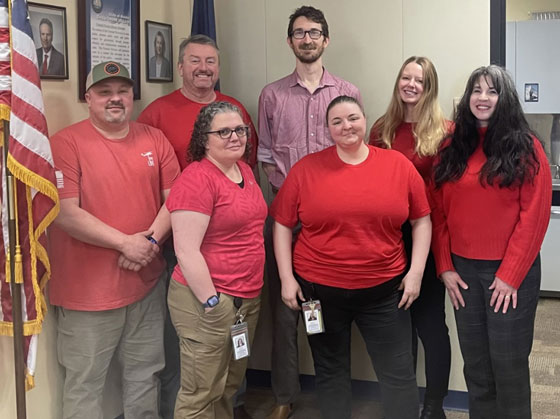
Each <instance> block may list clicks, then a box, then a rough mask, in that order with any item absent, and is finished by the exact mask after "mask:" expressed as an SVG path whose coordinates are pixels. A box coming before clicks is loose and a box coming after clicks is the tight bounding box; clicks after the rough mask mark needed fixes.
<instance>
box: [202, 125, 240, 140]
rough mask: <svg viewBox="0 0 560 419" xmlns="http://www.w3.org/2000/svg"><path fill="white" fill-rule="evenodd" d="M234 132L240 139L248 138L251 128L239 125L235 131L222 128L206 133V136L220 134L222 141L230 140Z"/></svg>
mask: <svg viewBox="0 0 560 419" xmlns="http://www.w3.org/2000/svg"><path fill="white" fill-rule="evenodd" d="M234 132H235V135H237V136H238V137H239V138H241V137H246V136H247V135H248V134H249V127H248V126H246V125H239V126H238V127H235V128H233V129H231V128H222V129H218V130H216V131H206V134H218V135H219V136H220V138H221V139H222V140H229V139H230V138H231V136H232V134H233V133H234Z"/></svg>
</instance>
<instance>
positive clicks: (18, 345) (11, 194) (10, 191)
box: [2, 120, 27, 419]
mask: <svg viewBox="0 0 560 419" xmlns="http://www.w3.org/2000/svg"><path fill="white" fill-rule="evenodd" d="M3 122H4V126H3V130H4V135H3V138H4V144H3V146H4V147H3V148H4V152H3V153H2V159H3V166H4V169H5V171H6V189H7V190H6V195H7V201H8V202H7V205H6V206H7V209H8V235H9V239H10V246H9V250H8V260H9V261H10V262H9V263H10V287H11V291H12V322H13V329H14V367H15V378H16V412H17V419H26V417H27V412H26V403H25V361H24V358H23V318H22V311H21V305H22V302H21V291H22V285H23V284H19V283H16V258H17V259H21V252H18V254H16V228H17V226H16V215H15V214H16V206H15V193H16V192H15V185H16V183H15V182H17V180H16V179H15V178H14V176H13V175H12V174H11V173H10V171H9V170H8V167H7V158H8V144H9V139H10V123H9V122H8V121H6V120H4V121H3ZM20 262H21V260H20Z"/></svg>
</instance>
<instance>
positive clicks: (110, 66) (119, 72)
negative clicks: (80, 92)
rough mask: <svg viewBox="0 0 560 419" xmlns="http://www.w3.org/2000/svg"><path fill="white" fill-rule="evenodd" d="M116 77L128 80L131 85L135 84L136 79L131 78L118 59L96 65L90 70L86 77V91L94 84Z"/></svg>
mask: <svg viewBox="0 0 560 419" xmlns="http://www.w3.org/2000/svg"><path fill="white" fill-rule="evenodd" d="M114 77H118V78H121V79H124V80H127V81H128V82H130V84H131V85H132V84H134V80H132V79H131V78H130V73H129V72H128V70H127V68H126V67H125V66H124V65H122V64H119V63H117V62H116V61H105V62H103V63H99V64H97V65H96V66H94V67H93V68H92V69H91V71H90V72H89V74H88V76H87V79H86V92H87V91H88V90H89V88H90V87H91V86H93V85H94V84H97V83H99V82H100V81H103V80H107V79H110V78H114Z"/></svg>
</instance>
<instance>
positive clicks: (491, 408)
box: [453, 255, 541, 419]
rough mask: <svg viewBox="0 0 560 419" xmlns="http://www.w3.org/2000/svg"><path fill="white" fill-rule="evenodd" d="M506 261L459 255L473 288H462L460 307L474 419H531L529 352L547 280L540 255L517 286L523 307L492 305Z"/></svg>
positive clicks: (460, 267) (459, 321)
mask: <svg viewBox="0 0 560 419" xmlns="http://www.w3.org/2000/svg"><path fill="white" fill-rule="evenodd" d="M500 263H501V261H499V260H497V261H487V260H473V259H465V258H462V257H460V256H456V255H453V264H454V266H455V269H456V271H457V273H458V274H459V275H460V276H461V278H462V279H463V281H465V282H466V283H467V284H468V286H469V289H468V290H461V293H462V295H463V299H464V300H465V307H464V308H459V310H456V311H455V320H456V322H457V332H458V334H459V344H460V346H461V353H462V354H463V359H464V362H465V365H464V374H465V380H466V382H467V387H468V390H469V414H470V418H471V419H530V418H531V386H530V383H529V354H530V353H531V348H532V345H533V330H534V324H535V314H536V310H537V302H538V297H539V289H540V282H541V265H540V256H537V258H536V259H535V262H534V263H533V265H532V266H531V269H530V270H529V273H528V274H527V276H526V277H525V279H524V280H523V282H522V283H521V286H520V287H519V289H518V290H517V308H516V309H513V308H512V307H511V306H510V307H509V309H508V311H507V313H506V314H502V312H501V311H499V312H498V313H494V309H493V308H492V307H490V297H491V295H492V290H489V289H488V287H489V286H490V284H492V282H493V281H494V277H495V274H496V271H497V269H498V268H499V266H500Z"/></svg>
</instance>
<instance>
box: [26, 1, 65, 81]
mask: <svg viewBox="0 0 560 419" xmlns="http://www.w3.org/2000/svg"><path fill="white" fill-rule="evenodd" d="M28 5H29V23H30V24H31V30H32V31H33V41H34V42H35V48H36V51H37V64H38V66H39V74H40V76H41V79H67V78H68V37H67V29H66V8H65V7H57V6H49V5H46V4H38V3H28Z"/></svg>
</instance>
